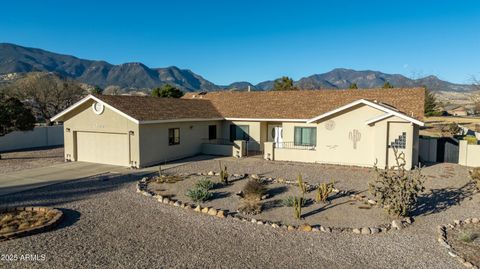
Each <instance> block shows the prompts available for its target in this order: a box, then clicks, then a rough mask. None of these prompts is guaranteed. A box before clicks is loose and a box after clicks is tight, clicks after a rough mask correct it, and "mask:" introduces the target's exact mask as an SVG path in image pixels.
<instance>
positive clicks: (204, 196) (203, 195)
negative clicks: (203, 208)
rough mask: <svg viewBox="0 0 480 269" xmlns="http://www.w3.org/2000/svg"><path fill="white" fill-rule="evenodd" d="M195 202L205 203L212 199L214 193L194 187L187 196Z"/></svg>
mask: <svg viewBox="0 0 480 269" xmlns="http://www.w3.org/2000/svg"><path fill="white" fill-rule="evenodd" d="M186 195H187V196H188V197H189V198H190V199H192V201H193V202H195V203H198V202H205V201H207V200H209V199H211V198H212V196H213V195H212V193H211V192H209V191H208V190H207V189H204V188H199V187H194V188H192V189H189V190H188V191H187V194H186Z"/></svg>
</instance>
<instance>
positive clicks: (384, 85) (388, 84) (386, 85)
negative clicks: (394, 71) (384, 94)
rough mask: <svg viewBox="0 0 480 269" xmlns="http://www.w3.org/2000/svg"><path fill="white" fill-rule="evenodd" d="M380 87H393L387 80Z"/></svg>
mask: <svg viewBox="0 0 480 269" xmlns="http://www.w3.org/2000/svg"><path fill="white" fill-rule="evenodd" d="M382 88H383V89H391V88H393V85H392V84H390V82H388V81H387V82H385V83H383V86H382Z"/></svg>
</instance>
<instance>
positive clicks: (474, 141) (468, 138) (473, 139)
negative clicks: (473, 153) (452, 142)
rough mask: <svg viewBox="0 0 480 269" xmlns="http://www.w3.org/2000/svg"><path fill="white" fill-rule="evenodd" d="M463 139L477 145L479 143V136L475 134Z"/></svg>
mask: <svg viewBox="0 0 480 269" xmlns="http://www.w3.org/2000/svg"><path fill="white" fill-rule="evenodd" d="M463 139H464V140H466V141H467V144H470V145H476V144H477V143H478V141H477V138H476V137H475V136H474V135H466V136H465V137H464V138H463Z"/></svg>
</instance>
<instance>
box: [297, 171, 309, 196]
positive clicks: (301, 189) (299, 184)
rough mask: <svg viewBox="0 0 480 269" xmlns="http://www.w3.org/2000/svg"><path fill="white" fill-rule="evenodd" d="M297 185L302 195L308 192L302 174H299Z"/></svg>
mask: <svg viewBox="0 0 480 269" xmlns="http://www.w3.org/2000/svg"><path fill="white" fill-rule="evenodd" d="M297 184H298V188H299V189H300V191H301V192H302V194H304V193H306V192H307V187H306V186H305V183H303V178H302V175H301V174H299V175H298V177H297Z"/></svg>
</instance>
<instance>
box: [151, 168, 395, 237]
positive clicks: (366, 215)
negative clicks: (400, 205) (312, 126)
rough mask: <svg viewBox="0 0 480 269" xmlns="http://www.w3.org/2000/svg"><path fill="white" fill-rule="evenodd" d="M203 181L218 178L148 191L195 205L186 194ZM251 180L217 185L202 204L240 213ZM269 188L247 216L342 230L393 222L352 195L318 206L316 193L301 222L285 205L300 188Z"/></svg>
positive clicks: (189, 180)
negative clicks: (258, 210) (258, 206)
mask: <svg viewBox="0 0 480 269" xmlns="http://www.w3.org/2000/svg"><path fill="white" fill-rule="evenodd" d="M200 179H209V180H211V181H213V182H218V181H219V179H218V176H197V175H190V176H188V177H186V178H185V179H184V180H182V181H176V182H174V183H173V182H172V183H158V182H151V183H149V185H148V190H150V191H153V192H154V193H157V194H160V195H162V196H166V197H169V198H172V199H175V200H180V201H183V202H192V201H191V199H190V198H189V197H188V196H187V195H186V193H187V191H188V190H189V189H191V188H193V187H194V186H195V184H196V182H198V181H199V180H200ZM248 180H250V179H249V178H244V179H239V180H236V181H233V182H231V184H229V185H222V184H217V185H216V187H215V188H214V189H212V190H211V192H212V193H213V197H212V199H210V200H208V201H206V202H203V203H202V206H208V207H214V208H217V209H227V210H229V211H231V212H235V211H237V210H238V208H239V206H240V204H241V202H242V198H241V197H240V196H238V195H237V193H239V192H240V191H242V190H243V188H244V186H245V185H246V184H247V182H248ZM266 187H267V194H268V197H267V198H266V199H264V200H262V201H261V204H262V211H261V213H259V214H255V215H248V216H249V217H253V218H255V219H259V220H268V221H272V222H279V223H284V224H290V225H300V224H303V223H308V224H310V225H317V224H320V225H325V226H330V227H340V228H351V227H353V228H355V227H375V226H379V225H382V224H385V223H390V222H391V218H390V217H389V216H388V215H387V214H386V213H385V211H384V210H383V209H380V208H378V207H375V206H370V205H368V204H366V203H364V202H359V201H357V200H352V199H351V198H350V196H349V195H343V196H342V195H339V194H332V195H331V197H330V198H329V202H328V203H315V192H314V191H311V192H307V193H305V195H304V197H305V198H306V199H307V202H306V204H305V207H303V208H302V219H300V220H298V219H296V218H295V217H294V209H293V207H287V206H284V205H283V203H282V202H283V201H284V200H285V199H286V198H288V197H290V196H299V195H300V192H299V188H298V187H297V186H295V185H289V184H280V183H268V184H266Z"/></svg>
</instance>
